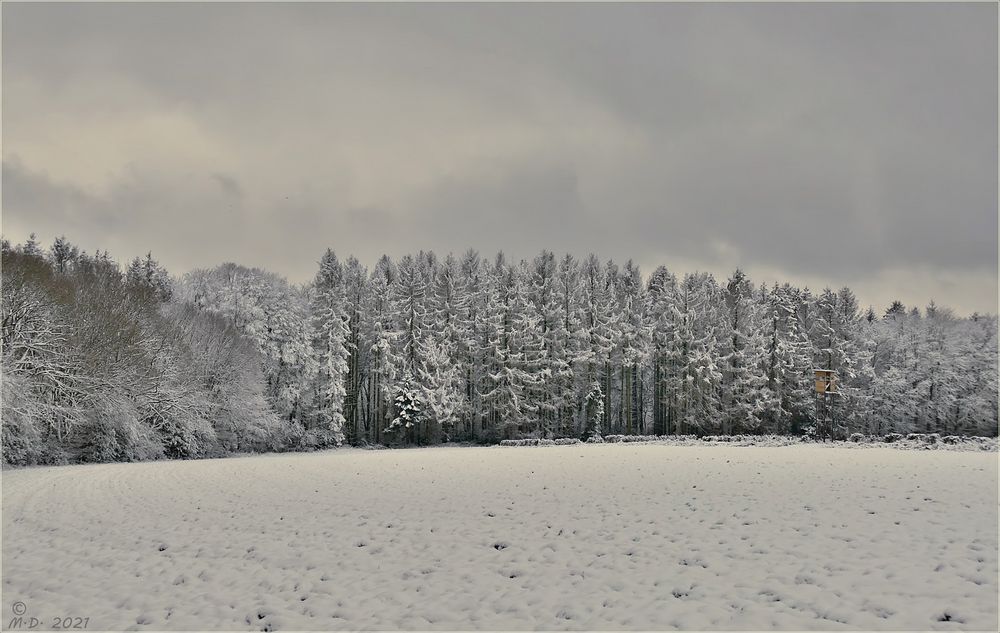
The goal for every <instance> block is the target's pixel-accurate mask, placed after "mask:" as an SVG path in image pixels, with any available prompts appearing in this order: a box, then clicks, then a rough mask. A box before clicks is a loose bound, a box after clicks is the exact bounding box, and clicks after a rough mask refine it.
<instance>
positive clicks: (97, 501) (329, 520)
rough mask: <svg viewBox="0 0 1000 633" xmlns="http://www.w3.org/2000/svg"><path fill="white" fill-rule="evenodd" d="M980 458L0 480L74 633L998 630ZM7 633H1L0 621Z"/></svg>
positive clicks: (14, 573)
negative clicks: (115, 632)
mask: <svg viewBox="0 0 1000 633" xmlns="http://www.w3.org/2000/svg"><path fill="white" fill-rule="evenodd" d="M996 526H997V456H996V453H994V452H985V451H980V452H962V451H944V450H941V451H901V450H896V449H892V448H886V447H869V448H868V449H867V450H847V449H846V448H843V447H838V448H833V447H830V446H823V445H817V444H800V445H795V446H784V447H761V446H758V447H739V446H732V445H718V444H711V443H705V444H703V445H692V446H671V445H666V444H610V445H609V444H578V445H571V446H546V447H519V448H500V447H488V448H449V447H438V448H429V449H412V450H385V451H363V450H350V449H340V450H336V451H328V452H321V453H311V454H286V455H266V456H255V457H244V458H232V459H219V460H204V461H167V462H151V463H138V464H104V465H84V466H67V467H59V468H32V469H22V470H14V471H11V470H8V471H5V472H4V473H3V605H4V610H5V611H8V609H9V607H8V605H11V604H13V603H14V602H15V601H21V602H23V603H24V604H25V605H26V608H27V613H26V616H34V617H38V618H40V619H42V620H43V625H47V623H49V622H51V620H52V619H53V618H55V617H65V616H73V617H88V618H90V620H89V628H91V629H150V630H162V629H188V630H190V629H201V630H205V629H217V628H225V629H242V630H269V629H270V630H285V629H375V628H381V629H535V628H542V629H585V630H608V629H676V628H680V629H740V630H746V629H772V628H777V629H795V630H802V629H865V630H873V629H897V630H898V629H910V630H914V629H915V630H956V629H962V630H969V629H984V630H996V629H997V573H998V570H997V529H996ZM5 616H9V613H5Z"/></svg>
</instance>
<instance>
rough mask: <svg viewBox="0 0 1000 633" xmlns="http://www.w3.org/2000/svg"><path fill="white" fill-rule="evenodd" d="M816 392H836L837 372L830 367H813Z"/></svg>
mask: <svg viewBox="0 0 1000 633" xmlns="http://www.w3.org/2000/svg"><path fill="white" fill-rule="evenodd" d="M813 374H814V376H815V378H816V393H817V394H828V393H830V394H834V393H837V372H835V371H833V370H832V369H814V370H813Z"/></svg>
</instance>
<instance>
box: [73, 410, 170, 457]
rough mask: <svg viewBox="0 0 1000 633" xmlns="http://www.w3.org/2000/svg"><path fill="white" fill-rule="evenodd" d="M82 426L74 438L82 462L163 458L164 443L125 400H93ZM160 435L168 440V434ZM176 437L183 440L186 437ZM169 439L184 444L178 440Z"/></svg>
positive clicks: (168, 432) (167, 431)
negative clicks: (78, 447) (77, 441)
mask: <svg viewBox="0 0 1000 633" xmlns="http://www.w3.org/2000/svg"><path fill="white" fill-rule="evenodd" d="M82 427H83V428H81V429H79V431H78V438H79V442H80V458H81V459H82V460H83V461H88V462H115V461H128V462H130V461H137V460H144V459H156V458H158V457H163V456H164V444H161V441H160V439H159V438H158V437H157V436H156V433H155V432H154V431H153V429H152V428H151V427H150V426H148V425H146V424H143V423H142V422H141V421H140V419H139V412H138V410H137V409H136V407H135V405H134V404H133V403H132V402H130V401H129V400H128V399H127V398H123V397H120V396H114V395H106V396H103V397H101V398H99V399H97V401H96V402H95V403H94V405H93V406H92V408H90V409H89V410H88V411H87V414H86V422H85V423H84V424H83V425H82ZM164 435H165V436H166V437H169V435H170V431H169V430H166V431H164ZM180 435H182V436H184V437H185V439H186V434H183V433H181V434H180ZM173 439H174V440H175V441H177V442H182V441H184V440H181V439H179V438H178V437H174V438H173ZM180 446H181V444H178V445H177V447H176V448H180ZM176 448H175V447H171V449H174V450H176ZM168 450H170V449H168ZM173 454H174V455H179V453H173Z"/></svg>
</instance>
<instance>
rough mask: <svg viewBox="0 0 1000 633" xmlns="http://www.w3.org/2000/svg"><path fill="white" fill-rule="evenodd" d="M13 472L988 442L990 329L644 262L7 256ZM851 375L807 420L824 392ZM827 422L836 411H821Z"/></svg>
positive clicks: (7, 393) (992, 369)
mask: <svg viewBox="0 0 1000 633" xmlns="http://www.w3.org/2000/svg"><path fill="white" fill-rule="evenodd" d="M2 265H3V287H2V291H3V292H2V294H3V301H2V314H0V317H2V344H3V354H2V363H3V364H2V368H3V394H2V396H3V450H4V459H5V460H6V461H7V462H9V463H53V462H67V461H116V460H133V459H151V458H158V457H199V456H208V455H221V454H226V453H229V452H233V451H263V450H305V449H311V448H319V447H325V446H332V445H339V444H341V443H344V442H346V443H349V444H353V445H365V444H383V445H403V444H434V443H438V442H442V441H470V442H481V443H493V442H497V441H499V440H501V439H516V438H530V437H538V438H558V437H586V436H589V435H594V434H602V435H603V434H626V435H632V434H639V435H647V434H655V435H665V434H697V435H705V434H735V433H771V434H812V435H817V436H823V437H834V438H841V437H845V436H847V435H848V434H850V433H855V432H860V433H870V434H885V433H890V432H897V433H907V432H913V431H920V432H940V433H947V434H978V435H996V433H997V415H998V412H997V320H996V317H995V316H994V315H979V314H973V315H971V316H969V317H959V316H956V315H955V314H954V313H953V312H952V311H950V310H948V309H946V308H943V307H939V306H936V305H934V304H933V303H931V304H930V305H928V306H927V307H926V308H925V309H924V310H920V309H918V308H916V307H912V308H909V309H907V308H906V307H905V306H903V305H902V304H901V303H899V302H898V301H897V302H893V303H892V305H891V306H890V307H889V309H888V310H886V311H885V312H884V313H882V314H877V313H876V312H875V311H874V310H873V309H872V308H868V309H866V310H862V309H861V307H860V306H859V305H858V301H857V299H856V298H855V296H854V294H853V293H852V292H851V290H850V289H848V288H843V289H841V290H838V291H834V290H831V289H824V290H822V291H821V292H818V293H813V292H811V291H810V290H809V289H808V288H803V289H800V288H796V287H794V286H792V285H790V284H787V283H786V284H782V285H778V284H774V285H772V286H765V285H754V284H753V283H752V282H751V281H750V279H748V278H747V276H746V275H745V274H744V273H743V272H742V271H740V270H737V271H735V272H734V273H733V275H732V276H731V277H730V278H729V279H727V280H726V281H725V282H723V283H721V284H720V283H719V282H717V281H716V280H715V278H714V277H713V276H712V275H710V274H708V273H688V274H684V275H683V276H677V275H676V274H674V273H673V272H671V271H669V270H667V269H666V268H665V267H662V266H661V267H659V268H657V269H656V270H655V271H653V273H652V275H650V276H649V277H648V279H644V278H643V276H642V275H641V274H640V271H639V268H638V267H637V266H636V265H634V264H633V263H632V262H631V261H629V262H626V263H625V264H624V265H622V266H620V265H618V264H616V263H614V262H612V261H608V262H601V261H600V260H599V259H598V258H597V257H596V256H594V255H590V256H588V257H586V258H585V259H582V260H580V259H577V258H575V257H573V256H571V255H564V256H562V257H559V258H557V257H556V255H555V254H554V253H552V252H550V251H543V252H542V253H540V254H539V255H538V256H537V257H535V258H534V259H532V260H530V261H528V260H521V261H512V260H509V259H507V258H506V257H505V256H504V255H503V254H502V253H501V254H498V255H496V256H495V257H494V258H492V259H485V258H483V257H481V256H480V255H479V254H478V253H477V252H475V251H472V250H470V251H467V252H466V253H464V254H463V255H461V256H460V257H456V256H453V255H451V254H449V255H447V256H445V257H444V258H439V257H438V256H436V255H435V254H434V253H433V252H423V251H422V252H420V253H417V254H416V255H405V256H403V257H402V258H400V259H399V260H398V261H393V260H391V259H390V258H389V257H387V256H383V257H382V258H381V259H380V260H379V261H378V262H377V263H376V264H375V266H374V267H373V268H371V269H368V268H367V267H365V266H363V265H362V264H361V263H360V262H359V261H358V260H357V259H355V258H353V257H349V258H347V259H346V260H343V261H341V260H340V259H339V258H338V257H337V256H336V254H335V253H334V252H333V251H331V250H328V251H327V252H326V253H324V254H323V256H322V258H321V259H320V262H319V266H318V270H317V272H316V275H315V278H314V279H313V281H312V282H311V283H308V284H304V285H294V284H290V283H289V282H288V281H287V280H286V279H284V278H282V277H281V276H278V275H275V274H273V273H270V272H267V271H264V270H261V269H258V268H247V267H244V266H239V265H236V264H233V263H226V264H222V265H220V266H218V267H216V268H212V269H205V270H195V271H192V272H189V273H187V274H185V275H183V276H181V277H179V278H173V277H171V276H170V275H169V274H168V273H167V271H165V270H164V269H163V267H162V266H161V265H160V264H159V263H158V262H157V261H156V260H155V259H154V258H153V257H152V255H151V254H148V255H147V256H146V257H145V258H136V259H134V260H132V261H131V262H130V263H129V264H128V265H127V266H125V267H121V266H119V265H118V264H117V263H116V262H115V261H113V260H112V259H111V257H110V256H109V254H108V253H107V252H103V253H102V252H100V251H98V252H97V253H95V254H94V255H88V254H87V253H86V252H84V251H81V250H80V249H79V248H78V247H76V246H75V245H73V244H71V243H70V242H69V241H67V240H66V239H65V238H63V237H60V238H57V239H56V240H55V242H54V243H53V244H52V246H51V247H50V248H48V249H43V248H41V247H40V246H39V244H38V243H37V242H36V241H35V239H34V236H32V238H31V239H29V240H28V241H27V242H25V243H24V244H18V245H12V244H10V243H9V242H7V241H6V240H5V241H3V244H2ZM816 368H823V369H829V370H832V371H835V372H837V376H838V395H836V396H830V397H828V398H827V400H826V401H824V402H823V403H818V402H817V396H816V392H815V389H814V382H813V370H814V369H816ZM818 404H823V405H824V407H818V406H817V405H818Z"/></svg>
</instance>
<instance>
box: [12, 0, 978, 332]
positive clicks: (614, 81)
mask: <svg viewBox="0 0 1000 633" xmlns="http://www.w3.org/2000/svg"><path fill="white" fill-rule="evenodd" d="M31 231H35V232H37V233H38V235H39V237H40V238H41V239H42V240H43V241H45V243H46V244H47V243H49V242H51V240H52V238H54V237H55V236H56V235H57V234H61V233H65V234H66V235H67V236H68V237H69V238H70V239H71V240H72V241H74V242H76V243H78V244H80V245H81V246H82V247H84V248H86V249H87V250H89V251H91V252H93V250H94V249H96V248H100V249H110V250H111V252H112V255H114V256H116V257H117V258H118V259H119V260H126V259H128V258H131V257H132V256H134V255H137V254H140V253H144V252H145V251H147V250H152V251H153V253H154V255H155V256H157V257H158V258H159V259H160V260H161V261H162V262H163V263H164V264H165V265H166V266H167V267H168V268H169V270H170V271H171V272H173V273H178V274H179V273H182V272H184V271H186V270H190V269H192V268H198V267H206V266H214V265H216V264H219V263H221V262H224V261H236V262H239V263H243V264H246V265H252V266H262V267H266V268H268V269H271V270H274V271H276V272H279V273H282V274H284V275H286V276H288V277H289V278H290V279H291V280H293V281H296V282H301V281H306V280H308V279H309V278H311V277H312V275H313V274H314V272H315V268H316V262H317V261H318V259H319V257H320V255H321V254H322V251H323V250H324V249H325V248H326V247H328V246H329V247H332V248H333V249H334V250H336V251H337V252H338V254H341V255H342V256H346V255H348V254H352V253H353V254H354V255H356V256H357V257H358V258H359V259H361V260H362V262H363V263H366V264H368V265H371V264H374V262H375V261H376V259H377V257H378V256H379V255H381V254H382V253H383V252H384V253H388V254H389V255H391V256H393V257H398V256H399V255H402V254H404V253H407V252H416V251H417V250H419V249H433V250H435V251H437V252H439V253H440V254H442V255H443V254H444V253H446V252H448V251H454V252H456V253H459V252H461V251H464V250H465V249H466V248H468V247H474V248H477V249H479V250H480V251H481V252H482V253H484V254H487V255H490V256H492V254H493V253H494V252H496V251H497V250H503V251H504V252H506V253H507V254H508V255H511V256H513V257H515V258H520V257H530V256H533V255H534V254H536V253H537V252H538V251H539V250H540V249H542V248H548V249H551V250H554V251H556V252H557V253H562V252H567V251H568V252H572V253H576V254H579V255H585V254H586V253H588V252H595V253H597V254H598V255H599V256H600V257H601V258H602V259H607V258H614V259H616V260H619V261H621V262H624V260H626V259H628V258H629V257H631V258H633V259H634V260H635V261H636V262H637V263H639V264H640V265H641V266H642V268H643V271H644V272H645V273H647V274H648V273H649V272H651V271H652V269H653V268H655V266H657V265H659V264H665V265H667V266H668V267H669V268H671V269H672V270H674V271H675V272H678V273H683V272H687V271H694V270H708V271H711V272H713V273H714V274H715V275H716V276H717V277H718V278H719V279H720V280H723V279H725V278H726V277H727V276H728V275H729V274H730V273H731V272H732V270H733V269H734V268H735V267H737V266H740V267H742V268H744V269H745V270H746V271H747V272H748V273H749V274H750V275H751V277H752V278H754V280H755V281H762V280H769V281H773V280H775V279H779V280H782V281H785V280H787V281H791V282H793V283H796V284H799V285H805V284H808V285H810V287H813V288H817V289H818V288H821V287H822V286H824V285H830V286H832V287H840V286H843V285H849V286H851V287H852V288H854V289H855V291H856V292H857V293H858V295H859V298H860V299H861V301H862V302H863V303H864V304H868V303H873V304H875V305H876V306H877V307H884V306H885V305H886V304H888V303H889V301H890V300H891V299H893V298H900V299H902V300H903V301H904V302H905V303H906V304H907V305H914V304H915V305H919V306H924V305H926V304H927V302H928V301H929V300H931V299H934V300H936V301H937V302H938V303H939V304H946V305H950V306H952V307H954V308H956V309H957V310H958V311H959V312H960V313H968V312H971V311H973V310H979V311H988V312H996V309H997V6H996V5H995V4H992V3H987V4H965V5H939V4H879V5H874V6H871V5H870V6H862V5H856V4H825V5H809V4H799V5H789V4H741V5H721V4H714V5H713V4H702V5H687V4H685V5H681V4H659V5H653V4H642V5H605V4H601V5H594V4H589V5H587V4H584V5H572V6H569V5H562V6H559V5H526V4H516V5H455V4H436V5H422V6H414V5H371V4H369V5H335V4H301V5H284V6H275V5H264V4H239V5H235V4H202V5H199V4H184V5H149V4H88V5H54V4H13V5H11V4H5V5H4V6H3V232H4V234H5V236H6V237H8V238H9V239H11V240H12V241H15V242H20V241H23V240H24V239H25V238H26V236H27V235H28V233H29V232H31Z"/></svg>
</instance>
